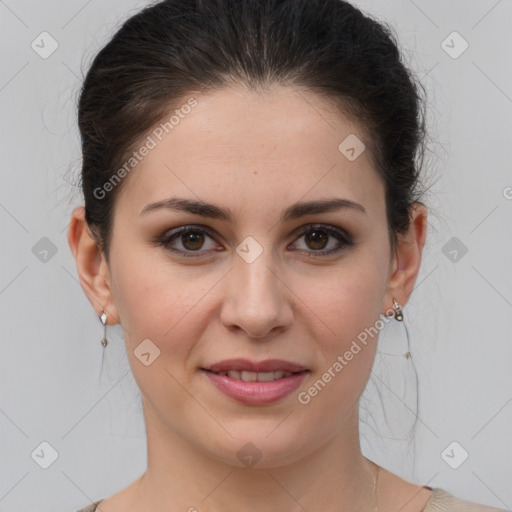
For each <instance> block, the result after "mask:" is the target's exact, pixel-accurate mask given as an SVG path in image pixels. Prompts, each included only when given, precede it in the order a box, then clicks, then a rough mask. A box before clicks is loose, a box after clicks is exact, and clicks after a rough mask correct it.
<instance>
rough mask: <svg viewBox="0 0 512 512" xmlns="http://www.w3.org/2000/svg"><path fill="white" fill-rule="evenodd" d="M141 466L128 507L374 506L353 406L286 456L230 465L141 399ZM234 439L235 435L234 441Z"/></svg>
mask: <svg viewBox="0 0 512 512" xmlns="http://www.w3.org/2000/svg"><path fill="white" fill-rule="evenodd" d="M144 407H145V420H146V432H147V439H148V466H147V471H146V472H145V473H144V475H142V476H141V477H140V479H139V481H138V482H137V485H136V486H135V487H134V488H135V489H136V492H135V495H134V496H133V500H132V501H131V502H132V504H133V506H134V508H133V510H147V509H151V510H153V511H154V512H160V511H162V512H163V511H169V510H183V511H190V512H195V511H201V512H203V511H204V512H220V511H222V512H235V511H239V510H247V511H250V512H259V511H261V512H268V511H269V510H286V511H290V512H295V511H297V512H299V511H301V512H304V511H306V510H307V511H308V512H316V511H322V512H327V511H336V512H349V511H350V512H352V511H354V510H361V511H368V512H374V511H375V510H376V496H375V489H374V486H375V478H376V470H377V466H376V465H375V464H374V463H373V462H371V461H369V460H368V459H366V457H364V456H363V455H362V453H361V450H360V444H359V430H358V429H359V418H358V411H357V406H356V407H355V408H354V410H353V412H352V414H351V416H350V417H349V419H348V420H347V421H346V422H345V424H344V426H343V427H342V429H341V430H340V431H339V433H338V434H337V435H336V436H334V437H332V438H331V439H328V440H326V441H325V442H324V444H323V445H322V446H320V447H319V448H318V449H316V450H315V451H313V452H311V453H309V454H308V455H306V456H304V457H301V458H299V459H297V460H294V461H292V462H288V463H286V464H280V463H279V461H276V462H275V463H274V464H270V465H268V464H267V465H266V466H265V467H258V464H255V465H254V466H253V467H251V468H249V467H240V466H234V465H233V464H230V463H228V462H225V461H222V460H220V459H219V458H218V457H213V456H212V455H211V454H209V453H205V451H204V450H200V449H198V448H197V446H196V445H192V444H191V443H190V442H189V441H188V440H187V439H186V438H185V436H179V435H178V434H177V433H175V432H173V431H171V430H170V429H169V427H168V426H166V425H164V424H163V423H162V422H161V421H160V420H159V418H158V416H157V415H156V414H155V413H154V411H153V410H152V409H151V406H149V405H148V404H147V403H145V404H144ZM234 444H235V443H234Z"/></svg>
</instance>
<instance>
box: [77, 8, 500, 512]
mask: <svg viewBox="0 0 512 512" xmlns="http://www.w3.org/2000/svg"><path fill="white" fill-rule="evenodd" d="M422 106H423V105H422V102H421V99H420V95H419V86H418V84H416V83H415V81H414V79H413V77H412V75H411V73H410V72H409V71H408V70H407V69H406V68H405V67H404V66H403V64H402V63H401V58H400V54H399V51H398V49H397V45H396V43H395V41H394V39H393V37H392V35H391V33H390V32H389V31H388V30H387V29H386V28H385V27H384V26H382V25H380V24H379V23H377V22H376V21H374V20H372V19H370V18H368V17H366V16H364V15H363V14H362V13H361V12H360V11H359V10H357V9H356V8H354V7H353V6H351V5H350V4H348V3H346V2H343V1H340V0H279V1H278V0H264V1H262V0H260V1H257V0H207V1H206V0H203V1H201V0H168V1H163V2H160V3H157V4H155V5H153V6H150V7H147V8H146V9H144V10H143V11H142V12H140V13H139V14H137V15H135V16H133V17H132V18H130V19H129V20H128V21H127V22H126V23H125V24H124V25H123V26H122V27H121V29H120V30H119V31H118V32H117V33H116V34H115V36H114V37H113V39H112V40H111V41H110V42H109V43H108V44H107V45H106V46H105V48H103V49H102V51H101V52H100V53H99V54H98V55H97V57H96V58H95V60H94V62H93V64H92V67H91V69H90V70H89V72H88V74H87V77H86V79H85V83H84V86H83V89H82V92H81V97H80V102H79V120H78V121H79V128H80V132H81V136H82V150H83V168H82V185H83V192H84V197H85V207H81V208H77V209H76V210H75V211H74V212H73V214H72V218H71V224H70V227H69V232H68V240H69V244H70V247H71V250H72V252H73V255H74V257H75V259H76V264H77V269H78V273H79V276H80V280H81V284H82V287H83V289H84V291H85V293H86V295H87V297H88V299H89V300H90V302H91V304H92V306H93V307H94V308H95V309H96V311H97V313H98V316H99V317H100V319H101V321H102V323H103V324H104V325H105V327H106V325H114V324H117V323H120V324H121V326H122V328H123V333H124V338H125V342H126V347H127V353H128V357H129V360H130V365H131V369H132V371H133V374H134V377H135V379H136V381H137V384H138V386H139V387H140V390H141V393H142V397H143V409H144V419H145V425H146V433H147V446H148V467H147V471H146V472H145V473H144V474H143V475H142V476H141V477H140V478H139V479H137V481H135V482H133V483H132V484H131V485H129V486H128V487H127V488H125V489H123V490H122V491H120V492H118V493H116V494H115V495H113V496H111V497H108V498H106V499H103V500H101V501H100V502H95V503H93V504H92V505H90V506H89V507H87V508H85V509H83V511H88V512H89V511H94V510H98V511H99V510H101V511H102V512H118V511H119V512H120V511H127V510H129V511H133V512H143V511H144V512H145V511H147V510H151V511H153V512H159V511H164V510H165V511H175V510H176V511H178V510H188V511H194V510H201V511H230V510H250V511H251V512H258V511H269V510H270V511H273V510H276V511H277V510H288V511H291V510H294V511H295V510H297V511H298V510H306V511H309V512H314V511H320V510H322V511H326V510H332V511H338V512H346V511H354V510H358V511H366V510H368V511H374V510H375V511H379V512H387V511H396V510H400V511H402V512H417V511H421V510H424V511H429V512H430V511H437V510H463V509H464V510H466V508H467V509H469V510H475V511H492V510H498V509H493V508H490V507H485V506H481V505H477V504H471V503H469V502H466V501H463V500H461V499H459V498H456V497H454V496H452V495H451V494H449V493H448V492H446V491H444V490H443V489H440V488H431V487H427V486H421V485H417V484H414V483H412V482H409V481H406V480H404V479H402V478H400V477H399V476H398V475H395V474H393V473H391V472H390V471H387V470H386V469H385V468H383V467H380V466H378V465H377V464H375V463H374V462H372V461H370V460H369V459H367V458H366V457H364V456H363V455H362V453H361V449H360V443H359V415H358V404H359V399H360V397H361V395H362V392H363V390H364V388H365V386H366V384H367V382H368V379H369V376H370V371H371V369H372V364H373V361H374V356H375V352H376V349H377V340H378V335H376V334H375V332H376V331H378V330H379V329H380V328H381V327H382V326H383V325H384V324H385V323H386V322H389V321H391V320H393V321H402V320H403V312H402V307H403V306H404V305H405V304H406V303H407V301H408V300H409V297H410V295H411V293H412V290H413V287H414V284H415V281H416V278H417V276H418V272H419V269H420V263H421V256H422V250H423V246H424V243H425V239H426V234H427V209H426V207H425V205H424V204H423V203H422V202H421V201H420V199H421V195H422V191H421V183H420V169H421V156H422V151H423V146H422V145H423V135H424V122H423V117H422ZM372 327H373V330H371V328H372ZM365 332H372V333H374V334H372V335H370V336H362V333H365ZM102 344H103V345H104V346H106V345H107V344H108V340H107V337H106V336H105V337H104V339H103V340H102ZM471 507H472V508H471Z"/></svg>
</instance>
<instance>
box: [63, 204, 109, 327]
mask: <svg viewBox="0 0 512 512" xmlns="http://www.w3.org/2000/svg"><path fill="white" fill-rule="evenodd" d="M68 243H69V247H70V249H71V252H72V253H73V256H74V258H75V262H76V267H77V271H78V276H79V278H80V283H81V285H82V288H83V290H84V292H85V294H86V295H87V298H88V299H89V302H90V303H91V304H92V306H93V308H94V309H95V310H96V313H97V315H98V317H99V316H100V315H101V313H102V311H105V313H106V315H107V323H108V324H116V323H119V315H118V312H117V308H116V305H115V301H114V295H113V293H112V288H111V279H110V271H109V268H108V265H107V262H106V260H105V256H104V254H103V251H102V250H101V248H100V247H99V246H98V244H97V243H96V241H95V240H94V238H93V236H92V234H91V232H90V230H89V226H88V225H87V221H86V220H85V208H84V207H83V206H81V207H79V208H76V209H75V210H73V213H72V214H71V222H70V224H69V229H68Z"/></svg>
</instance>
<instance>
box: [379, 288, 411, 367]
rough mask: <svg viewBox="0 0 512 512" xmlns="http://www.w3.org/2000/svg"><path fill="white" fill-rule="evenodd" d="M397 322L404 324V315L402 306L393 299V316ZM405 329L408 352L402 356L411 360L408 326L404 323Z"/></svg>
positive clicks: (387, 353)
mask: <svg viewBox="0 0 512 512" xmlns="http://www.w3.org/2000/svg"><path fill="white" fill-rule="evenodd" d="M388 316H392V317H393V318H395V320H398V321H399V322H404V315H403V313H402V305H401V304H400V303H399V302H398V301H397V300H396V299H395V297H393V313H392V314H391V315H388ZM404 327H405V335H406V336H407V352H405V353H404V354H400V355H401V356H403V357H405V358H406V359H409V358H410V357H411V352H410V340H409V331H408V329H407V325H406V324H405V322H404ZM379 353H380V354H386V355H389V356H397V355H399V354H390V353H389V352H379Z"/></svg>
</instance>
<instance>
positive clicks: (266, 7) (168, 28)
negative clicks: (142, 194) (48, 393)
mask: <svg viewBox="0 0 512 512" xmlns="http://www.w3.org/2000/svg"><path fill="white" fill-rule="evenodd" d="M237 84H238V85H244V86H246V87H249V88H251V89H253V90H257V89H261V90H265V89H267V88H269V87H270V86H272V85H290V86H293V87H297V88H300V89H306V90H310V91H314V92H316V93H318V94H319V95H321V96H322V97H323V98H325V99H328V100H330V101H332V103H333V104H334V105H337V106H339V107H340V109H341V111H343V112H344V113H346V114H347V115H349V117H350V118H351V119H352V120H354V121H355V122H357V123H358V125H359V126H361V127H362V129H364V132H365V134H366V138H365V143H366V144H367V145H368V146H369V148H370V150H371V155H372V158H373V161H374V163H375V169H376V171H377V172H378V173H379V175H380V176H381V177H382V178H383V180H384V182H385V187H386V208H387V221H388V228H389V236H390V241H391V247H392V249H394V248H395V247H396V243H397V237H396V235H397V234H398V233H402V232H404V231H405V230H406V229H407V228H408V226H409V222H410V216H409V215H410V206H411V204H412V203H413V202H419V198H420V196H421V191H420V180H419V173H420V169H421V167H422V162H423V155H424V135H425V121H424V102H423V101H422V99H421V96H420V94H419V93H420V90H421V91H423V87H422V86H421V84H418V83H417V82H416V81H415V80H414V78H413V75H412V74H411V72H410V71H409V70H408V69H407V67H406V66H405V65H404V64H403V62H402V56H401V53H400V51H399V49H398V46H397V42H396V40H395V39H394V36H393V35H392V31H391V29H390V28H388V27H387V26H385V25H384V24H383V23H379V22H377V21H375V20H374V19H372V18H371V17H369V16H367V15H364V14H363V13H362V12H361V11H359V10H358V9H357V8H355V7H354V6H352V5H351V4H349V3H348V2H345V1H342V0H164V1H160V2H158V3H155V4H152V5H149V6H148V7H146V8H144V9H143V10H142V11H140V12H139V13H137V14H136V15H134V16H132V17H131V18H129V19H128V20H127V21H126V22H125V23H124V24H123V25H122V26H121V27H120V28H119V30H118V31H117V32H116V33H115V34H114V36H113V37H112V39H111V40H110V41H109V42H108V44H106V46H104V47H103V48H102V49H101V51H100V52H99V53H98V54H97V55H96V57H95V58H94V61H93V63H92V65H91V67H90V69H89V71H88V72H87V75H86V77H85V80H84V83H83V86H82V89H81V91H80V99H79V106H78V125H79V129H80V135H81V141H82V157H83V162H82V172H81V187H82V189H83V194H84V198H85V211H86V220H87V223H88V225H89V227H90V228H91V231H92V233H93V235H94V236H95V238H96V240H97V242H98V244H99V245H101V247H102V249H103V251H104V254H105V256H106V259H107V262H108V261H109V258H108V255H109V245H110V241H111V237H112V220H113V206H114V202H115V199H116V196H117V194H118V193H119V191H120V190H121V188H122V186H123V183H124V182H126V178H125V179H124V180H123V181H121V182H120V183H119V184H118V185H117V186H114V187H109V191H108V193H101V194H98V190H100V189H101V190H103V191H105V189H104V188H102V187H103V186H104V184H105V183H107V182H108V181H109V180H111V179H112V177H113V176H114V174H115V173H116V172H117V171H118V169H119V168H120V166H121V165H122V164H123V162H125V161H126V159H127V158H129V155H130V154H131V152H132V151H133V149H134V148H135V147H136V146H137V144H140V141H141V140H143V138H144V137H145V135H146V134H147V132H148V130H150V129H151V128H152V127H154V126H155V125H156V124H157V123H159V122H160V121H161V120H162V119H163V118H164V117H165V116H167V117H168V116H169V115H170V112H171V110H172V109H173V108H177V107H178V106H179V105H180V102H185V101H186V98H190V97H191V96H193V95H194V94H199V93H201V92H205V93H206V92H210V91H214V90H216V89H219V88H222V87H225V86H230V85H237ZM340 142H341V141H340ZM133 172H136V170H135V171H133Z"/></svg>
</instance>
